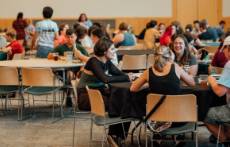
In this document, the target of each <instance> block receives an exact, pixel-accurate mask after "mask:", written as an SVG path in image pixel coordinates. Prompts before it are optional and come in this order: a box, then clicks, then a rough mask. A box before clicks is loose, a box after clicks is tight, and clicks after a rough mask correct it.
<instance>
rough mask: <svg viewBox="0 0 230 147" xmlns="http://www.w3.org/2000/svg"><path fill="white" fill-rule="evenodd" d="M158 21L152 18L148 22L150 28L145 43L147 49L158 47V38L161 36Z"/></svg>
mask: <svg viewBox="0 0 230 147" xmlns="http://www.w3.org/2000/svg"><path fill="white" fill-rule="evenodd" d="M156 25H157V21H156V20H151V21H150V22H149V23H148V28H147V30H146V32H145V36H144V43H145V46H146V47H147V49H154V48H156V44H155V43H156V39H158V38H159V37H160V33H159V31H158V30H157V29H156Z"/></svg>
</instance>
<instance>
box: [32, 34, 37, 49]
mask: <svg viewBox="0 0 230 147" xmlns="http://www.w3.org/2000/svg"><path fill="white" fill-rule="evenodd" d="M37 38H38V32H37V31H36V32H35V33H34V36H33V38H32V43H31V49H32V50H33V49H35V47H36V44H35V43H36V40H37Z"/></svg>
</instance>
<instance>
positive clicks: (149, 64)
mask: <svg viewBox="0 0 230 147" xmlns="http://www.w3.org/2000/svg"><path fill="white" fill-rule="evenodd" d="M153 63H154V55H153V54H149V55H148V61H147V68H149V67H151V66H152V65H153Z"/></svg>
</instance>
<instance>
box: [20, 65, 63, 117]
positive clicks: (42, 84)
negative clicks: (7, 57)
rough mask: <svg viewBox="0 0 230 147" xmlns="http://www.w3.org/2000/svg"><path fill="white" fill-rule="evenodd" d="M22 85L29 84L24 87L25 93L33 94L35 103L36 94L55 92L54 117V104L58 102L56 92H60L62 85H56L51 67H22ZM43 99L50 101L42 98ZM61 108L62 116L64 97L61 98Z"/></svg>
mask: <svg viewBox="0 0 230 147" xmlns="http://www.w3.org/2000/svg"><path fill="white" fill-rule="evenodd" d="M21 72H22V85H23V86H29V87H28V88H26V89H24V93H28V94H30V95H32V96H33V104H34V103H35V100H34V96H42V95H48V94H53V100H52V102H53V111H52V118H53V117H54V106H55V104H56V92H58V91H59V90H60V88H61V86H59V85H58V86H56V85H55V76H54V74H53V72H52V70H51V69H50V68H22V69H21ZM41 101H48V100H47V98H46V100H44V99H42V100H41ZM59 102H61V104H60V109H61V116H62V110H63V108H62V103H63V99H62V100H60V97H59Z"/></svg>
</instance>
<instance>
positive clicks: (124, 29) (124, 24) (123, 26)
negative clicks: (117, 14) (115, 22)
mask: <svg viewBox="0 0 230 147" xmlns="http://www.w3.org/2000/svg"><path fill="white" fill-rule="evenodd" d="M128 29H129V26H128V24H127V23H125V22H122V23H121V24H120V25H119V30H121V31H127V30H128Z"/></svg>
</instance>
